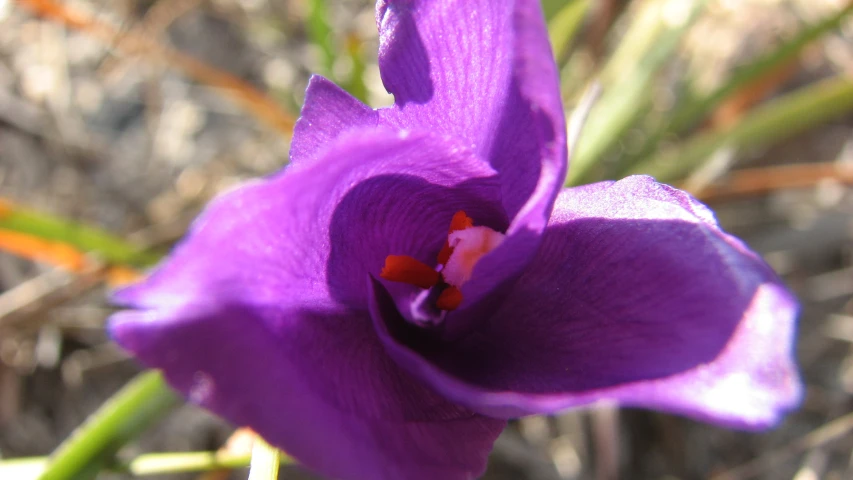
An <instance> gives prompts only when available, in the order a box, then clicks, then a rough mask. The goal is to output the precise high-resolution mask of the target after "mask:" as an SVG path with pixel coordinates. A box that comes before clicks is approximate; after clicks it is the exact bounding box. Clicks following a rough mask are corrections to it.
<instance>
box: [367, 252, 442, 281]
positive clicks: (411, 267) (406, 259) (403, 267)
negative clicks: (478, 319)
mask: <svg viewBox="0 0 853 480" xmlns="http://www.w3.org/2000/svg"><path fill="white" fill-rule="evenodd" d="M379 276H380V277H382V278H384V279H385V280H390V281H392V282H402V283H408V284H409V285H415V286H418V287H421V288H432V287H434V286H435V285H436V284H438V281H439V280H440V279H441V275H440V274H439V273H438V272H436V271H435V270H434V269H433V268H432V267H430V266H429V265H427V264H425V263H423V262H421V261H419V260H415V259H414V258H412V257H410V256H408V255H388V256H387V257H385V266H384V267H382V272H381V273H380V274H379Z"/></svg>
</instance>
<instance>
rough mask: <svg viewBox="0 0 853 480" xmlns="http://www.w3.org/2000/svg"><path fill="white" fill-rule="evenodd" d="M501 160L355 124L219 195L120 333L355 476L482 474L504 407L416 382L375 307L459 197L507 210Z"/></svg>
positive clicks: (309, 459)
mask: <svg viewBox="0 0 853 480" xmlns="http://www.w3.org/2000/svg"><path fill="white" fill-rule="evenodd" d="M498 196H499V185H498V184H497V182H496V180H495V178H494V171H493V170H492V169H491V168H490V167H489V166H488V164H486V163H485V162H484V161H482V160H481V159H479V158H477V157H476V156H474V155H472V154H471V153H470V152H467V151H466V150H465V149H463V148H460V147H458V146H455V145H453V144H450V143H448V142H447V141H446V139H444V138H443V137H436V136H433V135H429V134H419V133H406V132H399V133H398V132H393V133H389V132H384V131H379V130H375V129H372V130H368V131H355V132H353V133H352V134H347V135H343V136H341V137H339V138H338V140H337V141H336V142H335V143H334V144H333V145H332V146H330V147H328V148H327V149H326V151H325V153H324V154H323V157H322V158H319V159H318V160H317V161H316V162H313V163H310V164H306V165H303V166H294V167H291V168H288V169H287V170H285V171H284V172H283V173H282V174H279V175H276V176H274V177H271V178H270V179H267V180H263V181H258V182H255V183H252V184H249V185H246V186H243V187H241V188H239V189H237V190H235V191H233V192H231V193H229V194H226V195H224V196H222V197H221V198H219V199H217V200H215V201H214V202H212V203H211V205H210V206H209V207H208V208H207V210H206V211H205V212H204V213H203V214H202V215H201V216H200V217H199V219H198V220H197V221H196V222H195V224H194V225H193V227H192V229H191V231H190V233H189V235H188V237H187V238H186V239H185V240H184V241H183V242H182V243H181V244H180V245H179V246H178V247H177V248H176V250H175V251H174V252H173V253H172V255H171V256H170V257H169V259H168V260H167V261H166V262H165V263H164V264H163V265H161V266H160V267H159V268H158V269H157V270H156V271H155V272H154V273H153V274H152V275H151V277H149V278H148V279H146V280H145V281H143V282H142V283H140V284H138V285H135V286H132V287H129V288H127V289H125V290H122V291H120V292H118V293H117V294H116V297H115V298H116V300H117V301H118V302H120V303H123V304H125V305H128V306H132V307H135V308H138V309H139V311H134V312H123V313H119V314H117V315H116V316H114V317H113V320H112V321H111V324H110V331H111V334H112V335H113V337H114V338H115V340H116V341H117V342H118V343H120V344H121V345H122V346H123V347H124V348H126V349H128V350H129V351H131V352H132V353H133V354H134V355H136V356H137V357H138V358H140V359H141V360H142V361H143V363H145V364H146V365H148V366H151V367H156V368H161V369H163V370H164V371H165V373H166V376H167V377H168V378H169V380H170V382H171V383H172V385H174V386H175V387H176V388H177V389H179V390H180V391H182V392H183V393H184V394H186V395H188V396H189V397H190V398H191V399H196V400H198V401H199V402H200V403H202V404H204V405H205V406H207V407H208V408H210V409H211V410H213V411H215V412H217V413H219V414H221V415H222V416H224V417H225V418H227V419H229V420H231V421H232V422H234V423H236V424H239V425H246V426H250V427H252V428H253V429H255V430H256V431H258V432H259V433H261V434H262V435H264V437H265V438H267V439H268V440H269V441H271V442H273V443H274V444H276V445H278V446H281V447H283V448H284V449H285V450H287V451H288V452H289V453H290V454H292V455H293V456H295V457H296V458H297V459H298V460H299V461H301V462H303V463H304V464H306V465H307V466H309V467H311V468H314V469H317V470H319V471H321V472H323V473H325V474H328V475H332V476H335V477H340V478H354V479H362V478H363V479H374V478H380V479H384V478H387V479H392V478H393V479H396V478H418V479H432V478H460V479H461V478H470V477H471V476H473V475H476V474H477V473H479V472H481V471H482V469H483V468H484V465H485V457H486V455H487V453H488V451H489V449H490V446H491V444H492V441H493V440H494V438H495V436H497V434H498V433H499V431H500V428H501V426H502V425H503V422H502V421H498V420H492V419H485V418H482V417H479V416H477V415H475V414H474V413H472V412H471V411H468V410H466V409H464V408H462V407H459V406H456V405H454V404H452V403H449V402H448V401H446V400H445V399H444V398H443V397H441V396H439V395H437V394H436V393H434V392H433V391H431V390H429V389H428V388H427V387H424V386H423V385H422V384H420V383H419V382H418V381H416V380H413V379H412V378H411V377H410V376H409V375H408V374H406V373H404V372H403V371H401V370H400V369H399V368H398V367H397V366H396V364H395V363H394V362H393V361H392V360H390V358H389V357H388V356H387V354H385V352H384V349H383V348H382V346H381V345H380V343H379V341H378V339H377V337H376V334H375V331H374V329H373V327H372V324H371V320H370V318H369V316H368V314H367V311H366V308H367V301H366V294H367V286H366V282H367V279H368V278H369V275H371V274H372V275H377V274H378V273H379V271H380V269H381V268H382V265H383V263H384V258H385V256H386V255H388V254H393V253H396V254H408V255H413V256H417V257H419V258H423V259H426V257H427V256H429V255H431V256H432V259H434V257H435V254H436V253H437V252H438V250H439V249H440V248H441V245H442V244H443V242H444V239H445V238H446V234H447V227H448V222H449V219H450V218H451V217H452V215H453V213H454V212H455V211H457V210H460V209H465V210H466V211H475V212H477V214H478V215H482V216H483V217H485V218H487V219H490V220H489V221H491V222H495V223H500V222H505V219H502V217H501V215H502V213H500V212H496V211H495V208H494V207H493V205H494V204H495V203H496V202H497V199H498V198H499V197H498Z"/></svg>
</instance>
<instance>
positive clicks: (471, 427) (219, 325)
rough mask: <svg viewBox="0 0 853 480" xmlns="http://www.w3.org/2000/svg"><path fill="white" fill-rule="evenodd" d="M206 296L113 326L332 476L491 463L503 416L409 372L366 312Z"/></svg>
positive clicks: (237, 417)
mask: <svg viewBox="0 0 853 480" xmlns="http://www.w3.org/2000/svg"><path fill="white" fill-rule="evenodd" d="M202 300H205V299H199V301H202ZM206 300H209V301H211V302H212V303H213V304H212V305H204V304H196V305H193V306H187V307H184V308H181V309H179V310H171V309H162V310H151V311H132V312H122V313H119V314H117V315H116V316H114V317H113V319H112V321H111V325H110V329H111V334H112V335H113V337H114V338H115V339H116V341H118V342H119V343H120V344H121V345H122V346H124V347H125V348H126V349H128V350H129V351H131V352H132V353H133V354H134V355H135V356H137V357H138V358H139V359H140V360H141V361H142V362H143V363H144V364H146V365H147V366H149V367H153V368H159V369H162V370H163V371H164V372H165V374H166V377H167V379H168V381H169V383H170V384H171V385H172V386H173V387H175V388H176V389H177V390H179V391H180V392H182V393H183V394H184V395H186V396H187V397H188V398H189V399H190V400H191V401H193V402H195V403H198V404H201V405H202V406H204V407H206V408H208V409H210V410H212V411H214V412H216V413H217V414H219V415H222V416H223V417H225V418H227V419H229V420H230V421H231V422H233V423H234V424H236V425H239V426H249V427H251V428H252V429H253V430H254V431H256V432H258V433H259V434H260V435H261V436H263V437H264V438H265V439H266V440H267V441H269V442H271V443H272V444H274V445H277V446H279V447H282V448H283V449H284V450H285V451H286V452H287V453H288V454H290V455H291V456H293V457H294V458H296V459H297V460H298V461H299V462H300V463H302V464H303V465H305V466H306V467H308V468H311V469H313V470H315V471H317V472H319V473H321V474H323V475H327V476H329V477H332V478H339V479H344V480H349V479H352V480H355V479H360V480H397V479H400V478H406V479H417V480H433V479H436V478H447V479H458V480H463V479H469V478H473V477H474V476H477V475H479V474H480V473H482V471H483V470H484V469H485V465H486V459H487V456H488V453H489V451H490V450H491V447H492V444H493V442H494V440H495V438H496V437H497V436H498V435H499V434H500V432H501V430H502V428H503V427H504V424H505V422H504V421H502V420H496V419H491V418H486V417H483V416H480V415H476V414H474V413H472V412H470V411H468V410H466V409H465V408H463V407H460V406H457V405H455V404H452V403H450V402H449V401H447V400H446V399H444V398H443V397H441V396H439V395H438V394H436V393H435V392H434V391H432V390H430V389H429V388H427V387H425V386H424V385H423V384H421V383H420V382H418V381H417V380H415V379H413V378H412V377H410V376H409V375H408V374H406V373H405V372H403V371H402V370H400V368H399V367H397V366H396V364H395V363H394V362H393V361H392V360H391V359H390V358H389V357H388V356H387V355H386V354H385V353H384V351H383V349H382V346H381V345H380V344H379V342H378V340H377V338H376V335H375V333H374V332H373V329H372V327H371V326H370V320H369V319H368V318H366V317H365V316H364V315H361V316H359V315H357V314H353V313H351V312H334V311H322V310H321V309H318V310H316V311H310V312H309V311H307V310H302V311H299V310H294V311H279V310H277V309H275V308H264V309H261V308H257V307H251V306H236V305H223V304H220V303H217V301H216V297H215V296H213V297H210V298H208V299H206ZM259 317H276V318H259ZM271 323H276V324H278V325H280V328H279V329H278V330H277V331H272V330H270V329H268V328H266V327H265V325H268V324H271Z"/></svg>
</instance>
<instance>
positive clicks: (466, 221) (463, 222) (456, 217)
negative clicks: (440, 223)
mask: <svg viewBox="0 0 853 480" xmlns="http://www.w3.org/2000/svg"><path fill="white" fill-rule="evenodd" d="M473 226H474V219H472V218H471V217H469V216H468V215H466V214H465V212H463V211H462V210H459V211H458V212H456V213H455V214H453V218H452V219H450V231H449V232H447V233H453V232H456V231H458V230H465V229H466V228H468V227H473Z"/></svg>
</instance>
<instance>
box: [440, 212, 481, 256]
mask: <svg viewBox="0 0 853 480" xmlns="http://www.w3.org/2000/svg"><path fill="white" fill-rule="evenodd" d="M473 226H474V219H472V218H471V217H469V216H468V215H466V214H465V212H463V211H462V210H459V211H458V212H456V213H454V214H453V218H451V219H450V230H449V231H448V232H447V234H448V235H450V234H451V233H453V232H457V231H459V230H465V229H466V228H468V227H473ZM452 253H453V249H452V248H450V243H448V242H447V241H446V240H445V241H444V246H443V247H441V251H440V252H438V264H439V265H444V264H445V263H447V261H448V260H449V259H450V255H451V254H452Z"/></svg>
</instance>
